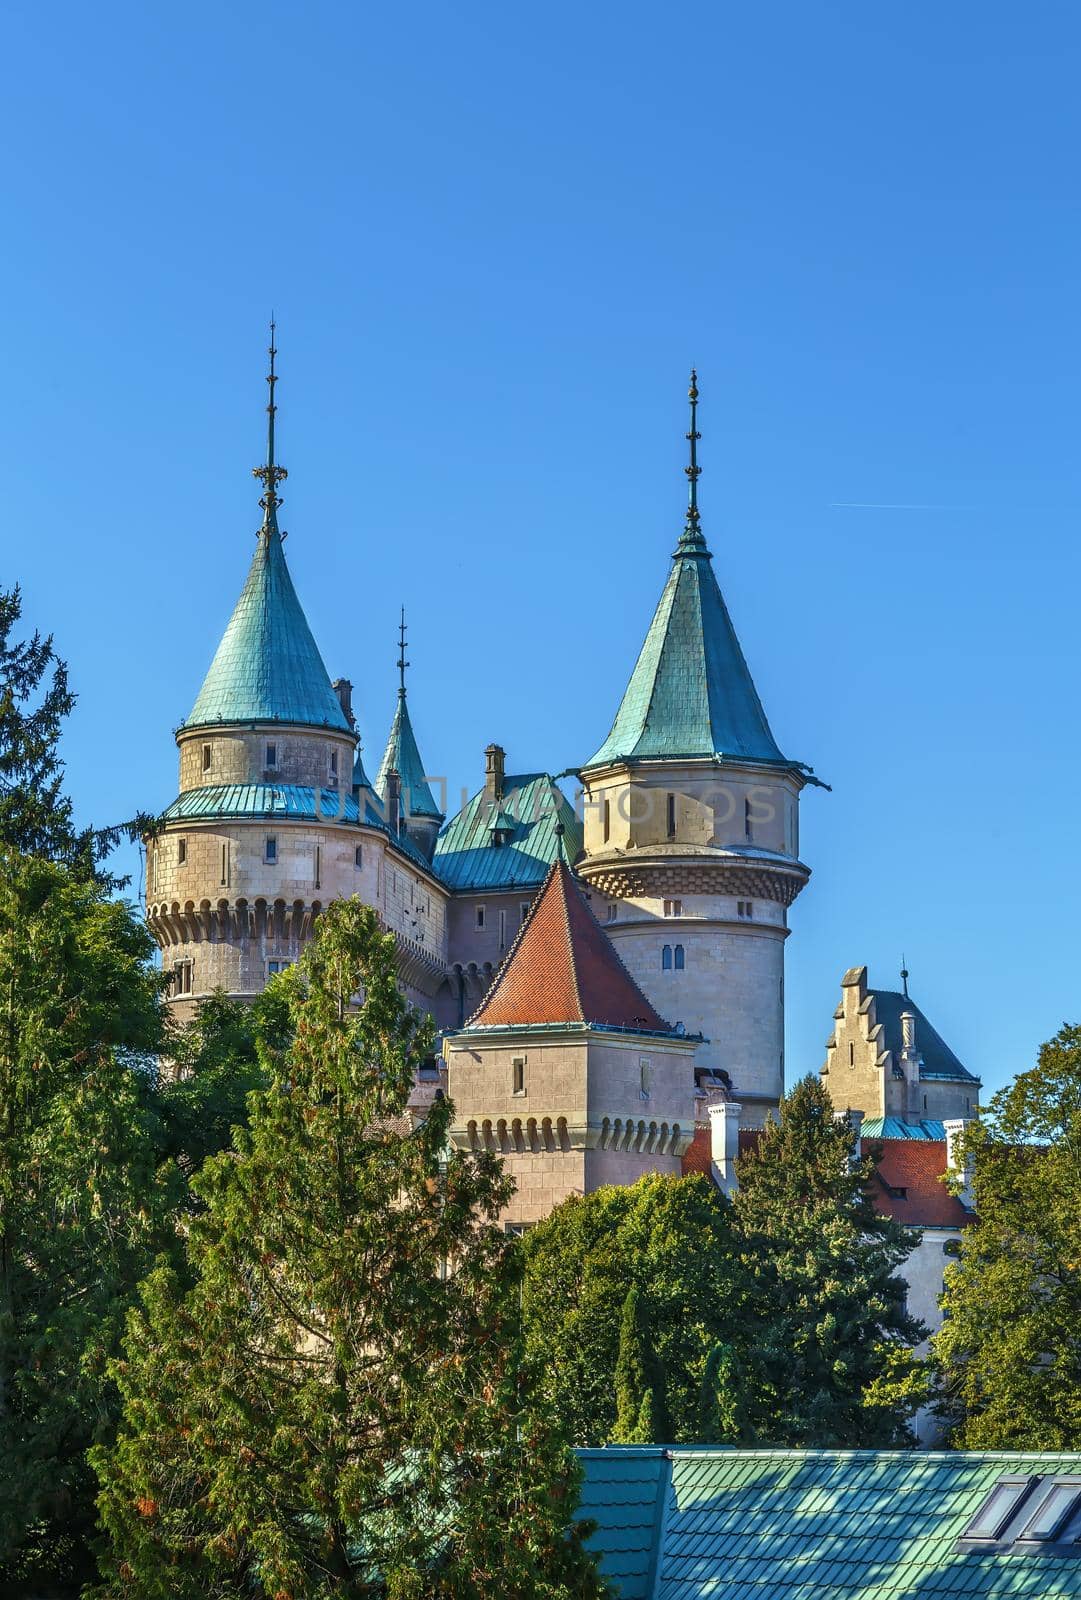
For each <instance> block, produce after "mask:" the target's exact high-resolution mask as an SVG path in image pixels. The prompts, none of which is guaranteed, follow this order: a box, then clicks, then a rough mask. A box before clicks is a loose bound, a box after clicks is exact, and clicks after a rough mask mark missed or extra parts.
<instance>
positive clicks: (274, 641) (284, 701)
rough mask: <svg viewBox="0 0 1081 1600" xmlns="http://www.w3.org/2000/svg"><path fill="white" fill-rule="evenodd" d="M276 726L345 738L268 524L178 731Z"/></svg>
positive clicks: (271, 521)
mask: <svg viewBox="0 0 1081 1600" xmlns="http://www.w3.org/2000/svg"><path fill="white" fill-rule="evenodd" d="M221 722H283V723H298V724H302V725H307V726H311V727H317V728H334V729H336V730H337V731H338V732H340V733H351V732H352V730H351V728H350V727H349V724H348V722H347V721H346V717H345V713H344V712H343V710H342V708H341V705H340V703H339V701H338V697H337V695H336V694H335V693H334V690H333V689H332V688H331V686H330V678H329V676H328V675H327V669H326V667H325V666H324V665H323V659H322V657H321V656H320V654H319V650H318V647H317V645H316V643H315V640H314V639H313V637H312V632H311V629H310V628H309V627H308V620H307V618H306V617H305V615H304V612H303V609H302V607H301V604H300V601H299V599H298V598H297V592H296V590H295V589H294V587H293V580H292V578H291V577H290V576H289V568H288V567H287V565H286V562H285V554H284V551H283V550H282V539H281V534H280V533H279V532H278V528H277V523H276V522H275V521H274V519H273V518H272V517H268V520H267V521H266V522H264V525H263V527H262V529H261V530H260V532H259V542H258V545H257V547H256V551H255V555H254V557H253V559H252V564H251V569H250V570H249V572H248V578H247V582H246V583H245V585H244V588H243V590H242V592H241V595H240V599H239V600H238V601H237V603H236V608H235V609H234V611H233V614H232V616H231V617H230V619H229V625H228V627H227V628H226V630H225V633H224V634H223V635H222V640H221V643H220V644H219V646H218V649H217V653H216V654H215V656H214V659H213V661H212V662H211V663H210V671H209V672H208V673H207V675H206V678H205V679H204V681H203V687H202V688H201V689H200V690H199V695H198V698H197V699H196V701H195V704H194V706H193V707H192V709H191V713H190V715H189V716H188V718H187V720H186V721H185V722H183V723H182V724H181V726H182V727H184V728H194V727H202V726H205V725H208V724H214V723H221Z"/></svg>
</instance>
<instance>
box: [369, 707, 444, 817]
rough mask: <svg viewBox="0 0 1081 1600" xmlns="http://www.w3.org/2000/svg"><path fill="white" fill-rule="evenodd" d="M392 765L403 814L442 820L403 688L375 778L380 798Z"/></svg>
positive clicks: (385, 790) (383, 792)
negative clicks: (429, 785) (425, 770)
mask: <svg viewBox="0 0 1081 1600" xmlns="http://www.w3.org/2000/svg"><path fill="white" fill-rule="evenodd" d="M391 767H394V768H396V770H397V772H398V776H399V777H400V778H401V780H402V815H403V816H413V817H434V818H435V819H436V820H437V821H439V822H442V820H443V813H442V811H440V809H439V807H438V805H437V804H436V799H435V796H434V795H433V793H432V791H431V789H430V788H429V787H428V780H427V778H426V777H425V776H424V762H423V761H422V760H421V758H420V751H419V749H418V748H417V741H416V737H415V735H414V733H413V723H412V721H411V719H410V716H409V706H408V704H407V703H406V698H405V690H404V689H400V690H399V691H398V705H397V708H396V710H395V712H394V721H393V722H392V723H391V725H390V738H389V739H388V740H387V748H386V749H385V750H384V752H383V759H382V761H381V762H380V764H379V771H378V773H377V774H376V779H375V787H376V789H377V791H378V793H379V795H380V797H381V798H382V799H383V800H386V798H387V773H388V772H389V771H390V769H391Z"/></svg>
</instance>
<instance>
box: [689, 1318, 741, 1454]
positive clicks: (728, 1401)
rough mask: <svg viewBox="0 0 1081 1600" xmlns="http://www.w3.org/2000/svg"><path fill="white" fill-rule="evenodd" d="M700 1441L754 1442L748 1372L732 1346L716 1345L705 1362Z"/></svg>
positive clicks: (699, 1420) (719, 1442) (724, 1442)
mask: <svg viewBox="0 0 1081 1600" xmlns="http://www.w3.org/2000/svg"><path fill="white" fill-rule="evenodd" d="M698 1438H699V1440H700V1441H701V1443H702V1444H738V1443H751V1442H752V1440H751V1438H750V1437H749V1430H748V1423H747V1396H746V1372H745V1369H744V1364H743V1363H742V1362H741V1361H740V1359H739V1357H738V1355H737V1354H736V1352H735V1350H733V1348H732V1346H731V1345H729V1344H720V1343H718V1344H715V1345H714V1346H713V1349H712V1350H711V1351H710V1353H709V1356H708V1357H707V1359H706V1370H705V1372H704V1373H703V1374H702V1388H701V1392H700V1395H699V1410H698Z"/></svg>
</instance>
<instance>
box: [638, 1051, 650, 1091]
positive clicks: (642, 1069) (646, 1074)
mask: <svg viewBox="0 0 1081 1600" xmlns="http://www.w3.org/2000/svg"><path fill="white" fill-rule="evenodd" d="M652 1086H653V1068H652V1066H651V1065H650V1060H649V1057H648V1056H639V1058H638V1097H639V1099H640V1100H648V1099H649V1091H650V1089H651V1088H652Z"/></svg>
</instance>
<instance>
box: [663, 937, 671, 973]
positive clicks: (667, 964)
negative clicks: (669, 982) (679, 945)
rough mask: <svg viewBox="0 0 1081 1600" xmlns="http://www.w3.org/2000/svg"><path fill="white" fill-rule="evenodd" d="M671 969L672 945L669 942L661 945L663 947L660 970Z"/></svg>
mask: <svg viewBox="0 0 1081 1600" xmlns="http://www.w3.org/2000/svg"><path fill="white" fill-rule="evenodd" d="M671 970H672V946H671V945H670V944H666V945H665V946H664V947H663V949H662V950H661V971H662V972H671Z"/></svg>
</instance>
